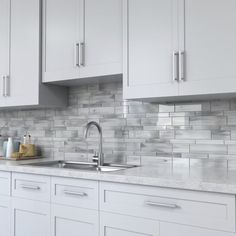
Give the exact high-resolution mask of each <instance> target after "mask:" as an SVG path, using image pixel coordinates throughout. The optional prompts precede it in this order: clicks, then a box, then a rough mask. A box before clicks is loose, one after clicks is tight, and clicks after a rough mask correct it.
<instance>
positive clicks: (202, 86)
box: [179, 0, 236, 95]
mask: <svg viewBox="0 0 236 236" xmlns="http://www.w3.org/2000/svg"><path fill="white" fill-rule="evenodd" d="M180 5H181V6H180V8H179V9H181V11H180V28H181V30H180V41H181V43H180V50H181V51H185V66H186V68H185V78H184V80H185V81H184V82H183V83H181V85H180V95H202V94H203V95H204V94H205V95H207V94H218V93H232V92H236V60H235V59H236V43H235V42H236V27H235V22H236V14H235V10H236V1H235V0H185V1H184V0H181V1H180Z"/></svg>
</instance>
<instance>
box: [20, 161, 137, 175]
mask: <svg viewBox="0 0 236 236" xmlns="http://www.w3.org/2000/svg"><path fill="white" fill-rule="evenodd" d="M24 165H27V166H39V167H49V168H60V169H77V170H86V171H100V172H113V171H119V170H125V169H129V168H134V167H137V166H135V165H119V164H105V165H104V166H101V167H97V163H88V162H73V161H48V162H38V163H30V164H24Z"/></svg>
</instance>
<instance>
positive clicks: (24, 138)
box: [23, 134, 26, 145]
mask: <svg viewBox="0 0 236 236" xmlns="http://www.w3.org/2000/svg"><path fill="white" fill-rule="evenodd" d="M23 144H24V145H25V144H26V134H25V135H24V137H23Z"/></svg>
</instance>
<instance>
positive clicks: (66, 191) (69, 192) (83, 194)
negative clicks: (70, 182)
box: [64, 190, 88, 197]
mask: <svg viewBox="0 0 236 236" xmlns="http://www.w3.org/2000/svg"><path fill="white" fill-rule="evenodd" d="M64 194H66V195H74V196H79V197H86V196H87V195H88V194H87V193H83V192H75V191H69V190H64Z"/></svg>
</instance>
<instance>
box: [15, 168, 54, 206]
mask: <svg viewBox="0 0 236 236" xmlns="http://www.w3.org/2000/svg"><path fill="white" fill-rule="evenodd" d="M12 196H14V197H21V198H26V199H32V200H39V201H46V202H49V201H50V177H48V176H41V175H31V174H18V173H13V174H12Z"/></svg>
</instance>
